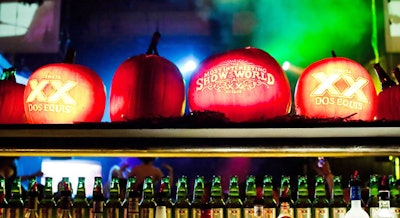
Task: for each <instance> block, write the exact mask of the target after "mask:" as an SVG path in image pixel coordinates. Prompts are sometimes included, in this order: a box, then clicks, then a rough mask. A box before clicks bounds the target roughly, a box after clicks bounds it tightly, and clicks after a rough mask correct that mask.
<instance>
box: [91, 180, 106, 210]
mask: <svg viewBox="0 0 400 218" xmlns="http://www.w3.org/2000/svg"><path fill="white" fill-rule="evenodd" d="M104 201H105V199H104V192H103V182H102V177H100V176H96V177H94V185H93V194H92V200H91V201H90V205H91V208H92V209H91V212H90V217H91V218H102V217H103V215H104V205H105V203H104Z"/></svg>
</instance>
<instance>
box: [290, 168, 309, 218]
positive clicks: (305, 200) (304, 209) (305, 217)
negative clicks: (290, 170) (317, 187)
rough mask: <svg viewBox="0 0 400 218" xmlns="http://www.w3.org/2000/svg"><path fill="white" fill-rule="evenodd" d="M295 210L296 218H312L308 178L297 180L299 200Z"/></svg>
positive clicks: (295, 204)
mask: <svg viewBox="0 0 400 218" xmlns="http://www.w3.org/2000/svg"><path fill="white" fill-rule="evenodd" d="M294 208H295V209H294V214H295V217H302V218H311V215H312V212H311V209H312V203H311V200H310V198H309V197H308V184H307V176H298V178H297V199H296V201H295V203H294Z"/></svg>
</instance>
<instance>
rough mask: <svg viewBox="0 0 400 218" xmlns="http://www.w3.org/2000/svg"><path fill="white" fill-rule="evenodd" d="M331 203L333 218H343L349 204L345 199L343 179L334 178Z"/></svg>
mask: <svg viewBox="0 0 400 218" xmlns="http://www.w3.org/2000/svg"><path fill="white" fill-rule="evenodd" d="M331 196H332V198H331V202H330V214H331V216H330V217H331V218H343V217H344V216H345V215H346V212H347V203H346V201H345V200H344V198H343V188H342V177H341V176H334V177H333V190H332V195H331Z"/></svg>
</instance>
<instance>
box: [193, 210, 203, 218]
mask: <svg viewBox="0 0 400 218" xmlns="http://www.w3.org/2000/svg"><path fill="white" fill-rule="evenodd" d="M200 217H201V209H200V208H192V218H200Z"/></svg>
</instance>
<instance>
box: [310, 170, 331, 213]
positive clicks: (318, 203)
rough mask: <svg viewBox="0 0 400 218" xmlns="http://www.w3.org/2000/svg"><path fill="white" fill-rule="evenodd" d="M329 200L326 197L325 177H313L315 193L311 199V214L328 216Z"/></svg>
mask: <svg viewBox="0 0 400 218" xmlns="http://www.w3.org/2000/svg"><path fill="white" fill-rule="evenodd" d="M329 206H330V205H329V200H328V198H327V197H326V189H325V179H324V177H323V176H319V175H318V176H316V177H315V193H314V200H313V214H314V217H316V218H329Z"/></svg>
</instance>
